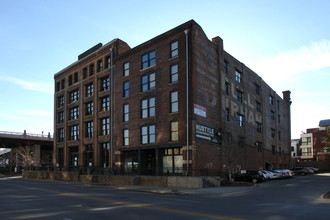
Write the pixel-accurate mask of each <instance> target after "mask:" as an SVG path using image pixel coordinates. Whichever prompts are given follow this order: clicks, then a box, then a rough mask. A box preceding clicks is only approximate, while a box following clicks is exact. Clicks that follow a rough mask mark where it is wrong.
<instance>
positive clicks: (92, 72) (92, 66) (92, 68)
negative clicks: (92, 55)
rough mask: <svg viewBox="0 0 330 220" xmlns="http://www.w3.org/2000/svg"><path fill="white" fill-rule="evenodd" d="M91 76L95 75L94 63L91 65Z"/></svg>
mask: <svg viewBox="0 0 330 220" xmlns="http://www.w3.org/2000/svg"><path fill="white" fill-rule="evenodd" d="M89 75H90V76H92V75H94V63H93V64H91V65H89Z"/></svg>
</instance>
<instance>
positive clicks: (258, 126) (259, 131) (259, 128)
mask: <svg viewBox="0 0 330 220" xmlns="http://www.w3.org/2000/svg"><path fill="white" fill-rule="evenodd" d="M257 132H258V133H261V124H260V123H258V122H257Z"/></svg>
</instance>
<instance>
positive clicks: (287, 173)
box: [277, 169, 294, 178]
mask: <svg viewBox="0 0 330 220" xmlns="http://www.w3.org/2000/svg"><path fill="white" fill-rule="evenodd" d="M277 171H279V172H281V173H282V177H283V178H290V177H292V176H294V172H293V171H291V170H288V169H281V170H277Z"/></svg>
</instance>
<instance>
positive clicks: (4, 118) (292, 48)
mask: <svg viewBox="0 0 330 220" xmlns="http://www.w3.org/2000/svg"><path fill="white" fill-rule="evenodd" d="M0 6H1V7H0V50H1V51H0V106H1V108H0V131H17V132H23V130H27V132H28V133H38V134H41V133H42V131H43V132H44V133H48V132H51V133H53V110H54V109H53V106H54V104H53V102H54V96H53V93H54V92H53V91H54V74H55V73H57V72H58V71H60V70H62V69H63V68H65V67H66V66H68V65H70V64H71V63H73V62H75V61H76V60H77V56H78V55H79V54H81V53H82V52H84V51H86V50H87V49H89V48H91V47H92V46H94V45H96V44H97V43H100V42H101V43H103V44H105V43H107V42H109V41H111V40H112V39H114V38H120V39H122V40H124V41H125V42H127V43H128V44H129V45H130V46H131V47H135V46H137V45H139V44H141V43H143V42H145V41H147V40H149V39H151V38H153V37H155V36H157V35H159V34H162V33H164V32H166V31H168V30H170V29H172V28H174V27H176V26H178V25H180V24H182V23H184V22H186V21H188V20H190V19H194V20H195V21H196V22H197V23H198V24H199V25H200V26H201V27H202V28H203V30H204V31H205V33H206V35H207V36H208V38H209V39H211V38H213V37H215V36H220V37H221V38H222V39H223V41H224V48H225V50H226V51H227V52H229V53H230V54H231V55H233V56H234V57H235V58H237V59H238V60H240V61H241V62H243V63H244V64H245V65H246V66H248V67H249V68H250V69H252V70H254V71H255V72H256V73H257V74H258V75H260V76H261V77H262V78H263V79H264V80H265V81H266V82H267V83H268V84H269V85H270V86H271V87H272V88H273V89H274V90H275V91H276V92H277V93H278V94H279V95H280V96H282V91H284V90H290V91H291V92H292V93H291V98H292V108H291V115H292V138H299V135H300V133H301V131H303V130H306V129H307V128H312V127H318V123H319V120H322V119H329V118H330V14H329V12H330V1H328V0H314V1H305V0H290V1H287V0H276V1H270V0H269V1H267V0H259V1H258V0H242V1H235V0H233V1H229V0H214V1H211V0H203V1H197V0H181V1H179V0H175V1H172V0H167V1H125V0H121V1H111V0H107V1H106V0H105V1H99V0H93V1H85V0H56V1H53V0H29V1H24V0H15V1H13V0H0Z"/></svg>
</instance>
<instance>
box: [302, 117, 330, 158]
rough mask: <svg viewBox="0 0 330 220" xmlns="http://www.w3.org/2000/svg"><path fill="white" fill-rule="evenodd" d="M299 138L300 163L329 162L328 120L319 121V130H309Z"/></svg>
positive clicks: (329, 134)
mask: <svg viewBox="0 0 330 220" xmlns="http://www.w3.org/2000/svg"><path fill="white" fill-rule="evenodd" d="M300 137H301V146H300V148H299V153H300V154H299V156H300V159H301V160H302V161H313V160H314V161H323V160H329V161H330V145H329V143H330V120H322V121H320V123H319V128H309V129H307V130H306V133H304V134H301V135H300Z"/></svg>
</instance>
